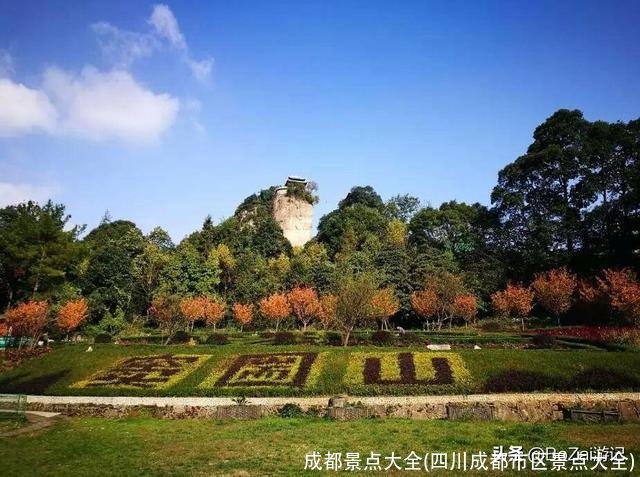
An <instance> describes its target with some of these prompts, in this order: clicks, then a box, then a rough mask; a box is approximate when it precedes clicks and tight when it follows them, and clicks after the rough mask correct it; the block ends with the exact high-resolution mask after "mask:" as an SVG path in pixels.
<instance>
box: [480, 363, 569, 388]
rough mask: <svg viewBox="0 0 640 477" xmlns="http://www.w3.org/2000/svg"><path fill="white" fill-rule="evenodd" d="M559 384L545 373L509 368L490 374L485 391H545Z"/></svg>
mask: <svg viewBox="0 0 640 477" xmlns="http://www.w3.org/2000/svg"><path fill="white" fill-rule="evenodd" d="M558 384H559V383H558V381H557V380H556V379H554V378H552V377H551V376H549V375H546V374H543V373H538V372H534V371H523V370H520V369H508V370H506V371H503V372H501V373H498V374H494V375H493V376H490V377H489V379H487V381H486V382H485V384H484V391H485V392H490V393H504V392H531V391H544V390H545V389H557V388H558V387H559V386H558Z"/></svg>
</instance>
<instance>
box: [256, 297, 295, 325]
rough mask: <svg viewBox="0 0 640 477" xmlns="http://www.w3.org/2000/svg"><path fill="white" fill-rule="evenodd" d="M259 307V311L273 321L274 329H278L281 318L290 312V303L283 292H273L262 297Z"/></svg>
mask: <svg viewBox="0 0 640 477" xmlns="http://www.w3.org/2000/svg"><path fill="white" fill-rule="evenodd" d="M259 308H260V313H262V314H263V315H264V316H265V317H266V318H268V319H269V320H271V321H273V322H274V323H275V325H276V331H278V328H279V327H280V323H282V320H284V319H285V318H287V317H288V316H289V315H290V314H291V305H290V304H289V300H287V296H286V295H285V294H283V293H274V294H273V295H270V296H268V297H266V298H263V299H262V300H260V303H259Z"/></svg>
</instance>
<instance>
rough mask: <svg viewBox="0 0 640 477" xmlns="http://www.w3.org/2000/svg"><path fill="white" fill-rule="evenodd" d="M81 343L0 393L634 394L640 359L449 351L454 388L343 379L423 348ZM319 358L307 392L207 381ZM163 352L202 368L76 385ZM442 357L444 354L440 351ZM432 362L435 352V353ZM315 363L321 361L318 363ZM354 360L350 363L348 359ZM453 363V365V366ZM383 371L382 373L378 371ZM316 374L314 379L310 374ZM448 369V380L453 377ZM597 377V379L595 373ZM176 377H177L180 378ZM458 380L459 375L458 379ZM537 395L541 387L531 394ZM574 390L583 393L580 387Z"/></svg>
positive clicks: (633, 355) (9, 380)
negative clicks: (236, 369) (256, 362)
mask: <svg viewBox="0 0 640 477" xmlns="http://www.w3.org/2000/svg"><path fill="white" fill-rule="evenodd" d="M86 348H87V345H58V347H56V349H55V350H54V351H52V352H50V353H48V354H47V355H45V356H43V357H40V358H36V359H31V360H27V361H25V362H24V363H23V364H21V365H20V366H18V367H17V368H15V369H13V370H11V371H9V372H6V373H4V375H0V392H23V393H30V394H52V395H103V396H109V395H133V396H144V395H158V396H224V395H233V396H237V395H241V394H242V395H246V396H269V395H282V396H295V395H330V394H336V393H347V394H353V395H372V394H373V395H375V394H389V395H403V394H450V393H478V392H484V391H485V383H486V382H487V380H488V379H489V378H491V377H494V376H495V375H497V374H500V373H503V372H506V371H509V370H513V369H516V370H520V371H525V372H536V373H543V374H545V375H548V377H549V378H550V379H549V380H547V381H549V382H550V383H551V384H549V385H548V386H549V390H552V389H559V390H578V388H576V389H572V388H571V386H572V384H571V382H572V380H573V379H574V377H575V376H577V375H580V373H584V372H586V371H589V370H592V369H594V368H596V369H601V370H604V375H605V376H606V375H608V374H611V375H613V374H616V373H617V375H619V376H622V379H618V382H612V384H611V385H610V388H608V387H607V386H609V385H608V384H607V383H596V384H598V385H600V384H602V385H603V386H604V387H602V386H601V388H602V389H609V390H634V389H635V390H637V389H640V384H639V383H640V353H638V352H632V351H628V352H607V351H596V350H515V349H514V350H506V349H495V350H470V349H462V350H459V351H455V350H454V351H453V352H452V353H454V354H455V355H457V356H459V357H460V358H462V363H463V364H464V367H465V368H466V371H467V372H466V373H465V375H466V377H465V379H456V380H455V381H454V383H453V384H445V385H438V384H436V385H428V384H417V385H386V384H385V385H374V386H372V385H361V384H357V383H356V384H354V383H355V381H354V380H352V379H351V380H350V379H349V378H348V376H347V372H348V370H347V368H348V364H349V362H350V361H353V359H351V357H352V356H355V355H354V353H367V354H369V353H373V354H378V353H390V352H395V353H407V352H425V351H427V350H426V349H425V348H424V347H420V346H415V347H410V348H407V347H405V348H386V347H385V348H376V347H373V346H354V347H349V348H347V349H344V348H342V347H331V346H320V345H289V346H274V345H270V344H264V343H256V342H251V341H249V340H243V339H235V340H233V341H232V343H231V344H229V345H222V346H207V345H200V346H160V345H131V346H121V345H112V344H104V345H94V346H93V348H94V350H93V352H90V353H87V352H85V350H86ZM303 351H304V352H311V353H319V354H318V359H317V360H316V364H315V365H314V366H315V368H314V367H312V368H311V374H310V375H309V376H310V378H308V380H307V382H308V383H311V381H313V383H314V384H313V385H311V384H309V385H308V386H305V387H302V388H298V387H291V386H274V387H260V386H253V387H248V386H244V387H243V386H236V387H224V386H216V385H214V384H209V385H205V384H207V383H212V382H215V380H213V381H212V380H211V379H209V380H208V381H207V378H208V377H209V376H211V375H212V373H220V372H221V371H223V370H224V369H226V367H227V366H229V364H230V363H232V362H233V360H234V359H235V357H237V356H238V355H240V354H261V353H291V352H303ZM162 354H184V355H201V354H204V355H209V358H207V359H206V360H204V362H203V364H200V365H198V366H197V367H195V368H194V369H193V370H192V371H189V372H187V373H184V376H185V377H184V378H182V379H179V380H176V382H173V381H171V382H170V385H167V386H163V387H160V388H157V389H154V388H122V387H109V386H101V387H77V383H79V382H82V381H85V380H87V379H89V378H91V377H92V376H94V375H95V374H96V373H100V372H104V371H105V370H107V369H108V368H110V367H112V366H114V365H117V363H119V362H120V361H122V360H123V359H124V358H127V357H132V356H149V355H162ZM444 354H445V356H446V354H447V352H444ZM434 356H435V354H434ZM320 357H321V358H322V359H320ZM354 359H355V358H354ZM452 363H453V360H452ZM383 371H384V370H383ZM312 374H314V377H313V379H311V375H312ZM455 374H456V372H455V369H454V377H455ZM600 374H602V373H600ZM181 376H182V375H181ZM457 378H460V376H457ZM535 390H538V391H542V390H544V389H535ZM579 390H587V389H585V388H584V386H583V387H581V388H580V389H579Z"/></svg>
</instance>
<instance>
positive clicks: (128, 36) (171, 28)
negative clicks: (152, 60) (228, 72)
mask: <svg viewBox="0 0 640 477" xmlns="http://www.w3.org/2000/svg"><path fill="white" fill-rule="evenodd" d="M147 23H148V25H149V26H150V29H149V31H147V32H135V31H126V30H121V29H120V28H118V27H116V26H114V25H111V24H110V23H108V22H98V23H94V24H93V25H92V26H91V27H92V29H93V31H94V32H95V34H96V35H97V37H98V43H99V44H100V48H101V50H102V53H103V54H104V55H105V57H107V58H108V59H109V61H111V62H112V63H113V64H114V65H116V67H118V68H126V67H128V66H129V65H130V64H131V63H132V62H133V61H134V60H136V59H138V58H144V57H147V56H150V55H151V54H152V53H153V52H154V51H156V50H158V49H160V47H161V46H162V44H163V43H168V44H169V46H170V47H172V48H173V49H175V50H177V51H178V52H179V56H180V60H181V61H182V62H183V63H184V64H185V65H187V67H188V68H189V70H190V71H191V74H192V75H193V76H194V78H195V79H197V80H198V81H202V82H204V81H206V80H208V79H209V78H210V77H211V71H212V69H213V58H210V57H207V58H204V59H202V60H196V59H194V58H193V57H192V56H191V51H190V49H189V46H188V45H187V41H186V39H185V37H184V35H183V33H182V31H180V26H179V25H178V20H177V19H176V17H175V15H174V14H173V12H172V11H171V9H170V8H169V7H168V6H167V5H164V4H158V5H154V7H153V11H152V12H151V15H150V16H149V18H148V19H147Z"/></svg>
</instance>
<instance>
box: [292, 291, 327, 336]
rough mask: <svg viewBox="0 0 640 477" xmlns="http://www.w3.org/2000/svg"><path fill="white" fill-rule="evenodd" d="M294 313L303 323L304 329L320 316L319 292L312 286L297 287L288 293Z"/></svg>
mask: <svg viewBox="0 0 640 477" xmlns="http://www.w3.org/2000/svg"><path fill="white" fill-rule="evenodd" d="M287 300H288V301H289V304H290V305H291V311H292V312H293V315H294V316H295V317H296V318H297V319H298V321H300V322H301V323H302V331H305V330H306V329H307V326H308V325H309V323H310V322H311V321H312V320H313V319H314V318H316V317H317V316H318V312H319V311H320V302H319V301H318V294H317V293H316V291H315V290H314V289H313V288H311V287H295V288H292V289H291V291H289V293H287Z"/></svg>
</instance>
